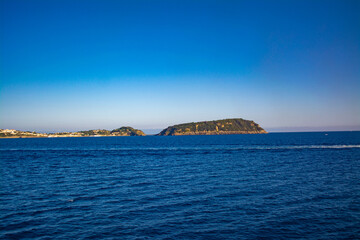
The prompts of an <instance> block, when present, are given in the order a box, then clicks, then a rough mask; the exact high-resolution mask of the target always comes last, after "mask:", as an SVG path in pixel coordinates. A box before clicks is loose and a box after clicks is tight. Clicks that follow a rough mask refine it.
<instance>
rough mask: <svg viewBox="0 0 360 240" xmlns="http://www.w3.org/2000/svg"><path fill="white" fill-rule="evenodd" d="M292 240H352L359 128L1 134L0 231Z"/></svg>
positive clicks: (356, 231)
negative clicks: (221, 132)
mask: <svg viewBox="0 0 360 240" xmlns="http://www.w3.org/2000/svg"><path fill="white" fill-rule="evenodd" d="M291 238H296V239H356V238H357V239H359V238H360V132H328V133H270V134H266V135H224V136H173V137H172V136H164V137H160V136H148V137H96V138H95V137H89V138H51V139H50V138H49V139H45V138H41V139H0V239H291Z"/></svg>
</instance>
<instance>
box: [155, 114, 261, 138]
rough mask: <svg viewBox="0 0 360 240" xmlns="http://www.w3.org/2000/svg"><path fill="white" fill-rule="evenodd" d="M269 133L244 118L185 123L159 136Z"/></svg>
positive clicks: (167, 129)
mask: <svg viewBox="0 0 360 240" xmlns="http://www.w3.org/2000/svg"><path fill="white" fill-rule="evenodd" d="M262 133H267V132H266V131H265V130H264V129H263V128H261V127H260V126H259V124H257V123H255V122H254V121H250V120H245V119H242V118H233V119H223V120H217V121H204V122H192V123H183V124H178V125H174V126H170V127H168V128H166V129H164V130H162V131H161V132H160V133H159V134H157V135H158V136H179V135H225V134H262Z"/></svg>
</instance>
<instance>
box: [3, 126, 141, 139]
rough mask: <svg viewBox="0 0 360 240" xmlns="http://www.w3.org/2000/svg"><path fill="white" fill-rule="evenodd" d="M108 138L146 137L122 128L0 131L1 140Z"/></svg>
mask: <svg viewBox="0 0 360 240" xmlns="http://www.w3.org/2000/svg"><path fill="white" fill-rule="evenodd" d="M107 136H109V137H110V136H145V133H144V132H143V131H141V130H138V129H134V128H132V127H121V128H117V129H114V130H105V129H97V130H87V131H78V132H59V133H37V132H32V131H19V130H14V129H0V138H42V137H50V138H51V137H107Z"/></svg>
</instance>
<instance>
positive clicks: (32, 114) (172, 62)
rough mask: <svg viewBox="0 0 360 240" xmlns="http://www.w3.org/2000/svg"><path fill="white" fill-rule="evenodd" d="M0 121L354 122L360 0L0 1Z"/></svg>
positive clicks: (310, 126)
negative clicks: (238, 120)
mask: <svg viewBox="0 0 360 240" xmlns="http://www.w3.org/2000/svg"><path fill="white" fill-rule="evenodd" d="M0 9H1V10H0V11H1V12H0V24H1V25H0V31H1V32H0V33H1V38H0V47H1V49H0V50H1V51H0V57H1V58H0V128H13V129H18V130H36V131H64V130H85V129H98V128H102V129H103V128H105V129H113V128H117V127H120V126H127V125H130V126H133V127H136V128H140V129H161V128H165V127H167V126H168V125H173V124H177V123H183V122H193V121H203V120H217V119H224V118H235V117H242V118H244V119H250V120H254V121H255V122H257V123H259V124H260V125H261V126H263V127H264V128H265V129H267V130H269V131H308V130H360V106H359V105H360V14H359V13H360V1H357V0H354V1H344V0H338V1H331V0H327V1H322V0H311V1H306V0H301V1H300V0H299V1H295V0H294V1H288V0H284V1H252V0H249V1H241V0H238V1H223V0H222V1H220V0H219V1H197V0H192V1H185V0H181V1H167V0H166V1H156V0H154V1H117V0H114V1H110V0H96V1H94V0H86V1H77V0H70V1H66V0H59V1H56V0H54V1H53V0H52V1H48V0H43V1H39V0H32V1H27V0H24V1H18V0H1V1H0Z"/></svg>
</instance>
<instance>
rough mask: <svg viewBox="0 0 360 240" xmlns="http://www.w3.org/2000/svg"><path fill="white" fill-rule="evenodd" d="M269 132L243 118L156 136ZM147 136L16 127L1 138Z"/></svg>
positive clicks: (129, 131) (119, 131)
mask: <svg viewBox="0 0 360 240" xmlns="http://www.w3.org/2000/svg"><path fill="white" fill-rule="evenodd" d="M264 133H267V131H265V130H264V129H263V128H261V127H260V125H259V124H257V123H255V122H254V121H250V120H245V119H242V118H233V119H223V120H216V121H204V122H192V123H182V124H178V125H174V126H170V127H167V128H165V129H164V130H162V131H161V132H160V133H158V134H151V135H155V136H180V135H229V134H264ZM116 136H146V135H145V133H144V132H143V131H141V130H139V129H134V128H132V127H121V128H117V129H113V130H105V129H97V130H87V131H78V132H60V133H37V132H32V131H19V130H14V129H0V138H55V137H116Z"/></svg>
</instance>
